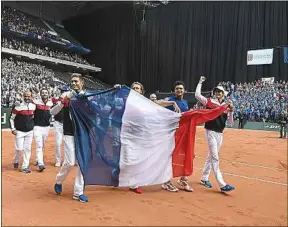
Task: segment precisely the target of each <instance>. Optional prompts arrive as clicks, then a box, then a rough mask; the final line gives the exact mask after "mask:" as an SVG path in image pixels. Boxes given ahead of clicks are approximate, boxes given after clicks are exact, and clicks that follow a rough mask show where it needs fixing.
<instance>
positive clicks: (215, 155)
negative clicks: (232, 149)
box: [195, 76, 235, 192]
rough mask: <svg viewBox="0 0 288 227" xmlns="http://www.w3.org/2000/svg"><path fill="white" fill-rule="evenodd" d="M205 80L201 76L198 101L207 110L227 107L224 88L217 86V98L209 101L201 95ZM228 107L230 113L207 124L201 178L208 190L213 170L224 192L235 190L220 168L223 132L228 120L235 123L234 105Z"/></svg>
mask: <svg viewBox="0 0 288 227" xmlns="http://www.w3.org/2000/svg"><path fill="white" fill-rule="evenodd" d="M205 80H206V78H205V77H203V76H201V78H200V80H199V83H198V85H197V88H196V92H195V97H196V99H197V100H199V101H200V102H201V103H202V104H203V105H204V106H205V107H206V108H207V109H214V108H217V107H219V106H222V105H225V104H226V103H225V100H224V97H225V96H226V95H227V92H226V91H225V90H224V88H223V87H222V86H217V87H216V88H215V89H214V90H213V93H214V94H215V97H216V98H208V99H207V98H205V97H204V96H202V95H201V87H202V83H203V82H204V81H205ZM228 106H229V108H228V112H224V113H223V114H222V115H220V116H219V117H217V118H216V119H214V120H212V121H208V122H206V123H205V129H206V137H207V142H208V147H209V150H208V156H207V159H206V162H205V165H204V168H203V173H202V178H201V184H202V185H204V186H205V187H208V188H212V184H211V183H210V181H209V175H210V172H211V169H213V171H214V175H215V178H216V180H217V182H218V184H219V186H220V189H221V191H222V192H228V191H232V190H234V189H235V188H234V187H233V186H231V185H229V184H226V183H225V181H224V179H223V176H222V173H221V171H220V168H219V150H220V147H221V145H222V140H223V130H224V128H225V125H226V121H227V119H228V121H229V122H228V123H229V124H232V123H233V112H232V111H233V104H232V103H231V102H230V103H229V105H228Z"/></svg>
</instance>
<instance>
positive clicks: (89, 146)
mask: <svg viewBox="0 0 288 227" xmlns="http://www.w3.org/2000/svg"><path fill="white" fill-rule="evenodd" d="M226 109H227V106H222V107H219V108H218V109H214V110H193V111H188V112H186V113H183V114H179V113H174V112H172V111H170V110H168V109H166V108H164V107H161V106H159V105H157V104H156V103H154V102H152V101H150V100H149V99H147V98H145V97H144V96H142V95H140V94H138V93H136V92H135V91H133V90H131V89H130V88H127V87H122V88H121V89H110V90H106V91H87V92H86V94H85V95H82V96H74V97H72V98H71V102H70V110H71V111H70V112H71V117H72V120H73V122H74V127H75V149H76V157H77V161H78V164H79V166H80V169H81V172H82V174H83V177H84V181H85V185H107V186H116V187H130V186H148V185H155V184H162V183H164V182H166V181H168V180H170V179H172V178H173V177H178V176H189V175H191V174H192V172H193V159H194V143H195V133H196V126H197V125H199V124H202V123H204V122H206V121H209V120H213V119H215V118H216V117H218V116H219V115H220V114H222V113H223V112H224V111H225V110H226Z"/></svg>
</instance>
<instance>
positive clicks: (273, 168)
mask: <svg viewBox="0 0 288 227" xmlns="http://www.w3.org/2000/svg"><path fill="white" fill-rule="evenodd" d="M195 158H200V159H206V158H204V157H201V156H195ZM220 162H228V163H231V164H238V165H243V166H250V167H258V168H263V169H271V170H275V169H276V170H281V171H283V170H284V171H287V169H284V168H283V169H281V168H277V167H270V166H263V165H254V164H249V163H245V162H235V161H229V160H226V159H221V161H220Z"/></svg>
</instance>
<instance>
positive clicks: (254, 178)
mask: <svg viewBox="0 0 288 227" xmlns="http://www.w3.org/2000/svg"><path fill="white" fill-rule="evenodd" d="M194 168H195V169H202V168H198V167H194ZM222 174H224V175H228V176H232V177H240V178H244V179H248V180H255V181H261V182H265V183H270V184H278V185H282V186H287V185H288V184H287V183H281V182H276V181H270V180H265V179H261V178H257V177H247V176H242V175H238V174H235V173H226V172H222Z"/></svg>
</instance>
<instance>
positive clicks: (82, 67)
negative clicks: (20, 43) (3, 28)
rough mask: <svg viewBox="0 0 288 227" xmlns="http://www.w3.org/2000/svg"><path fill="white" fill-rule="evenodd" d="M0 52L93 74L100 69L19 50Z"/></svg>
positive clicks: (4, 49)
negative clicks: (67, 66)
mask: <svg viewBox="0 0 288 227" xmlns="http://www.w3.org/2000/svg"><path fill="white" fill-rule="evenodd" d="M1 52H2V53H6V54H11V55H18V56H23V57H27V58H31V59H38V60H42V61H48V62H51V63H55V64H62V65H69V66H72V67H76V68H81V69H86V70H90V71H93V72H100V71H101V68H98V67H94V66H91V65H84V64H79V63H74V62H70V61H66V60H61V59H57V58H51V57H47V56H42V55H38V54H31V53H27V52H23V51H19V50H13V49H9V48H5V47H2V49H1Z"/></svg>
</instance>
